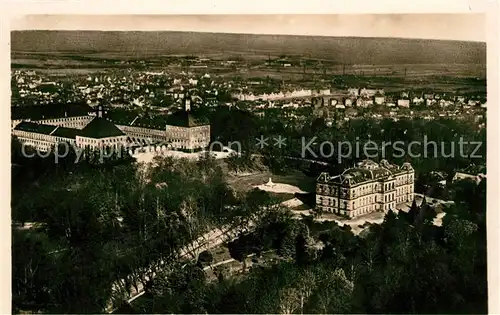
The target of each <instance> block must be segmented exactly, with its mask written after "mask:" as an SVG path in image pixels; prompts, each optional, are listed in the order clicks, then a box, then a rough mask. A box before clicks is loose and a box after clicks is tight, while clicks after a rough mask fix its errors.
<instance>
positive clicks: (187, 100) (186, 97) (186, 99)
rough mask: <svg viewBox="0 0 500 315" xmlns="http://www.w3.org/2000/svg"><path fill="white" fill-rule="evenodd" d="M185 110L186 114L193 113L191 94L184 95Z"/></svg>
mask: <svg viewBox="0 0 500 315" xmlns="http://www.w3.org/2000/svg"><path fill="white" fill-rule="evenodd" d="M184 110H185V111H186V112H189V111H191V95H189V92H186V94H185V95H184Z"/></svg>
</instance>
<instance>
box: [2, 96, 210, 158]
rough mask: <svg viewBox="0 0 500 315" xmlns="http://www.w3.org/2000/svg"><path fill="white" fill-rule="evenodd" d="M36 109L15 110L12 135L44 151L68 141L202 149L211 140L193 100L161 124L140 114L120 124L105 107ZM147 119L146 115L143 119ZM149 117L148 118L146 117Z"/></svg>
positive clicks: (88, 145)
mask: <svg viewBox="0 0 500 315" xmlns="http://www.w3.org/2000/svg"><path fill="white" fill-rule="evenodd" d="M37 107H39V108H36V110H35V113H33V111H31V112H29V111H28V110H27V111H25V110H24V108H16V109H15V113H14V110H13V114H12V120H11V127H12V128H11V129H12V135H13V136H15V137H17V139H18V140H19V141H20V142H21V143H23V144H25V145H29V146H32V147H34V148H36V149H38V150H40V151H48V150H50V148H52V147H53V146H55V145H56V144H57V143H61V142H67V143H70V144H73V145H76V146H78V147H81V148H99V147H118V146H120V145H121V146H125V145H128V146H130V145H131V144H137V145H164V146H165V147H166V148H170V149H174V150H185V151H196V150H202V149H204V148H206V147H208V146H209V144H210V125H209V124H208V123H204V122H200V121H198V120H196V119H195V118H194V117H193V115H192V114H191V106H190V100H189V99H186V100H185V103H184V109H183V110H180V111H178V112H176V113H174V114H172V115H170V116H169V117H165V118H166V119H165V120H164V121H163V120H162V124H163V125H161V126H158V125H157V126H150V125H145V124H142V125H141V124H139V123H137V121H138V120H139V119H138V118H139V117H137V118H132V119H131V120H128V121H122V122H121V123H119V124H117V123H115V122H114V121H112V120H110V119H109V118H108V117H106V115H105V112H104V110H103V108H102V107H98V109H97V111H95V110H93V109H91V108H89V107H87V108H85V107H82V106H80V107H78V106H76V109H75V107H65V106H62V107H59V108H57V109H56V110H55V111H54V110H53V108H49V107H47V108H43V107H42V106H37ZM143 120H144V119H143ZM146 120H147V119H146Z"/></svg>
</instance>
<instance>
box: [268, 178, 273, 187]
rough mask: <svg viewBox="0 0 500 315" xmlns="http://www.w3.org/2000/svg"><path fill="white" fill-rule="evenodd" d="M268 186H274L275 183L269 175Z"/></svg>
mask: <svg viewBox="0 0 500 315" xmlns="http://www.w3.org/2000/svg"><path fill="white" fill-rule="evenodd" d="M266 186H269V187H274V183H273V181H272V180H271V177H269V181H268V182H267V184H266Z"/></svg>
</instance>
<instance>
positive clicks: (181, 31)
mask: <svg viewBox="0 0 500 315" xmlns="http://www.w3.org/2000/svg"><path fill="white" fill-rule="evenodd" d="M15 32H95V33H98V32H100V33H113V32H122V33H154V32H156V33H192V34H193V33H194V34H220V35H254V36H290V37H325V38H359V39H404V40H429V41H442V42H466V43H484V44H487V41H485V40H465V39H449V38H446V39H440V38H425V37H398V36H395V37H388V36H354V35H347V36H333V35H323V34H315V35H306V34H279V33H245V32H213V31H190V30H160V29H159V30H154V29H151V30H123V29H117V30H92V29H81V30H74V29H25V30H19V29H17V30H11V31H10V33H11V34H12V33H15Z"/></svg>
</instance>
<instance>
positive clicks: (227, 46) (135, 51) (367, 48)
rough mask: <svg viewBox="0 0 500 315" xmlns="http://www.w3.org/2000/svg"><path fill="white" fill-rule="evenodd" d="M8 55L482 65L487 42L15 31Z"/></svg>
mask: <svg viewBox="0 0 500 315" xmlns="http://www.w3.org/2000/svg"><path fill="white" fill-rule="evenodd" d="M11 47H12V51H13V52H14V51H23V52H33V53H35V52H38V53H47V52H72V53H78V52H80V53H82V54H87V53H105V52H114V53H116V52H123V54H125V55H137V56H154V55H169V54H193V55H210V54H224V55H228V56H238V55H248V54H256V55H268V54H271V55H272V56H278V55H301V56H304V57H305V56H307V57H310V58H320V59H328V60H331V61H333V62H335V63H338V64H374V65H377V64H486V43H484V42H463V41H445V40H427V39H401V38H362V37H324V36H290V35H253V34H224V33H196V32H166V31H165V32H116V31H113V32H100V31H13V32H11Z"/></svg>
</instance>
